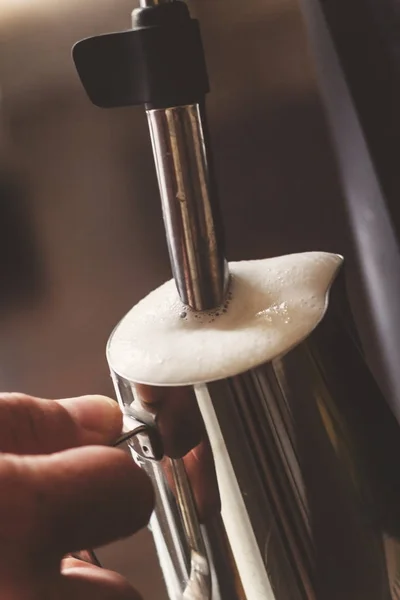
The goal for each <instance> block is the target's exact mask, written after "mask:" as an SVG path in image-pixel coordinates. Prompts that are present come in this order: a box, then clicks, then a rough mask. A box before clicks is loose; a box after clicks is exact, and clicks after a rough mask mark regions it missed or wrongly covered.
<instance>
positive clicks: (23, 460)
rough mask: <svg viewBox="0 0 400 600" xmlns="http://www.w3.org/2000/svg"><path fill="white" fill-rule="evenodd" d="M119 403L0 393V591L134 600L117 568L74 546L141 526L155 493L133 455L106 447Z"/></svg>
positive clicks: (16, 598)
mask: <svg viewBox="0 0 400 600" xmlns="http://www.w3.org/2000/svg"><path fill="white" fill-rule="evenodd" d="M121 428H122V417H121V414H120V410H119V408H118V405H117V403H116V402H114V401H112V400H110V399H108V398H104V397H101V396H87V397H82V398H75V399H67V400H58V401H52V400H40V399H37V398H32V397H29V396H24V395H22V394H0V452H2V453H3V454H1V455H0V555H1V557H2V558H1V561H0V597H1V598H2V599H3V600H55V599H57V600H71V599H72V598H73V600H92V599H93V600H138V599H139V595H138V593H137V592H136V591H135V590H134V589H133V588H131V586H130V585H129V584H128V583H127V581H126V580H124V579H123V578H122V577H121V576H120V575H118V574H117V573H113V572H111V571H107V570H105V569H101V568H99V567H95V566H92V565H88V564H86V563H83V562H81V561H79V560H76V559H73V558H65V556H66V555H67V554H68V553H70V552H76V551H79V550H82V549H84V548H92V547H97V546H101V545H103V544H107V543H109V542H111V541H114V540H117V539H119V538H122V537H126V536H128V535H130V534H132V533H135V532H136V531H138V530H139V529H140V528H142V527H144V526H145V525H146V524H147V522H148V519H149V517H150V514H151V511H152V508H153V501H154V500H153V490H152V487H151V484H150V482H149V480H148V479H147V476H146V475H145V473H144V472H143V471H142V470H140V469H139V468H138V467H137V466H136V465H135V463H134V462H133V461H132V460H131V458H130V457H129V456H128V455H127V454H125V453H124V452H122V451H121V450H116V449H114V448H109V447H106V445H108V444H111V443H112V442H113V441H114V440H115V439H116V438H117V437H118V435H119V434H120V432H121Z"/></svg>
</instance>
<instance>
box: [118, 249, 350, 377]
mask: <svg viewBox="0 0 400 600" xmlns="http://www.w3.org/2000/svg"><path fill="white" fill-rule="evenodd" d="M342 261H343V259H342V257H340V256H338V255H337V254H329V253H326V252H305V253H302V254H291V255H287V256H280V257H277V258H269V259H265V260H251V261H241V262H232V263H230V265H229V268H230V273H231V283H230V290H229V294H228V296H227V298H226V302H225V304H224V306H221V307H220V308H219V309H217V310H214V311H211V312H206V313H199V312H196V311H192V310H191V309H189V308H187V307H186V306H184V305H183V304H182V303H181V301H180V299H179V296H178V292H177V290H176V287H175V283H174V281H173V280H171V281H168V282H167V283H165V284H164V285H162V286H161V287H159V288H157V289H156V290H154V291H153V292H151V293H150V294H149V295H148V296H146V297H145V298H144V299H143V300H141V301H140V302H139V303H138V304H137V305H136V306H134V307H133V308H132V310H131V311H130V312H129V313H128V314H127V315H126V316H125V317H124V319H123V320H122V321H121V322H120V324H119V325H118V326H117V327H116V329H115V331H114V332H113V334H112V336H111V338H110V341H109V344H108V348H107V358H108V361H109V364H110V366H111V367H112V369H113V370H114V371H116V372H117V373H118V374H119V375H122V376H123V377H126V378H127V379H130V380H133V381H135V382H140V383H149V384H153V385H185V384H194V383H200V382H205V381H213V380H216V379H222V378H224V377H230V376H233V375H237V374H238V373H242V372H244V371H247V370H248V369H251V368H253V367H256V366H258V365H260V364H262V363H264V362H267V361H269V360H271V359H272V358H276V357H277V356H280V355H282V354H285V353H286V352H288V351H289V350H290V349H291V348H292V347H293V346H295V345H296V344H298V343H299V342H300V341H301V340H302V339H304V338H305V337H306V336H307V335H308V334H309V333H310V332H311V331H312V330H313V329H314V328H315V327H316V325H317V324H318V323H319V321H320V320H321V318H322V317H323V315H324V312H325V307H326V301H327V292H328V291H329V287H330V284H331V283H332V281H333V279H334V277H335V274H336V272H337V270H338V268H339V267H340V265H341V263H342Z"/></svg>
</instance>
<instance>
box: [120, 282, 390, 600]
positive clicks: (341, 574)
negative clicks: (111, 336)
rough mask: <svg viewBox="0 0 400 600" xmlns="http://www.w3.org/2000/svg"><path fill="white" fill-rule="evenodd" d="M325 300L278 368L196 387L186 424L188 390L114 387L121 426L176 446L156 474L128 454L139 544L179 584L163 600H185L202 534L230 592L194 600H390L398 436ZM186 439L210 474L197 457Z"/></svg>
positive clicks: (338, 306) (335, 304) (341, 296)
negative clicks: (145, 508)
mask: <svg viewBox="0 0 400 600" xmlns="http://www.w3.org/2000/svg"><path fill="white" fill-rule="evenodd" d="M331 296H332V297H331V303H330V305H329V308H328V310H327V313H326V315H325V317H324V319H323V320H322V322H321V323H320V324H319V325H318V327H317V328H316V329H315V330H314V331H313V332H312V333H311V335H310V336H309V337H308V338H307V339H306V340H305V341H304V342H302V343H300V344H299V345H298V346H297V347H296V348H294V349H293V350H291V351H290V352H289V353H288V354H286V355H285V356H283V357H281V358H277V359H274V360H272V361H271V362H270V363H267V364H265V365H263V366H262V367H259V368H256V369H253V370H251V371H249V372H247V373H244V374H239V375H237V376H236V377H232V378H229V379H226V380H221V381H219V382H214V383H211V384H210V383H209V384H207V383H204V384H201V385H196V386H195V388H194V392H195V395H196V399H197V403H198V408H199V411H198V412H196V406H195V404H193V398H192V397H191V393H192V392H190V388H152V387H151V386H143V385H139V384H135V383H134V382H129V381H126V380H124V379H123V378H122V377H119V376H117V375H115V374H114V378H115V381H116V383H117V386H118V390H119V392H118V393H119V399H120V402H121V406H122V409H123V410H124V412H125V414H137V413H138V412H141V411H143V409H144V410H147V411H149V413H150V414H151V419H152V420H153V422H154V424H155V426H157V427H158V429H159V432H160V435H161V436H162V437H163V443H164V446H165V448H168V449H169V454H170V455H171V456H176V455H177V450H176V447H178V446H179V440H180V439H181V438H184V439H186V440H187V445H186V447H185V449H184V450H181V455H182V456H183V458H180V459H177V458H166V459H165V461H166V462H165V461H164V462H163V463H160V464H159V465H158V466H157V463H154V462H151V463H149V462H148V461H146V459H143V458H142V457H139V458H138V455H137V454H136V452H135V449H134V446H132V451H133V455H134V457H135V458H136V460H138V461H139V464H141V466H143V467H144V468H145V469H146V470H147V471H148V472H149V473H150V474H151V476H152V478H153V481H154V482H155V484H156V487H157V488H158V506H157V510H156V513H155V516H154V517H153V519H154V521H155V522H156V526H155V527H153V524H152V532H153V535H154V537H155V541H156V545H157V547H159V548H161V549H162V548H163V549H164V551H163V550H160V560H161V566H162V568H163V569H165V570H166V580H167V581H168V580H170V581H171V580H175V581H176V582H179V583H178V584H177V585H176V586H175V587H174V588H173V589H171V587H169V595H170V598H171V599H173V600H176V599H178V598H185V597H186V596H185V595H184V590H185V589H187V585H188V583H187V582H188V581H189V580H190V572H192V571H190V569H189V567H188V565H189V554H188V550H187V549H192V548H193V547H194V543H193V540H195V539H197V535H199V532H200V529H199V528H200V523H201V522H203V525H202V526H201V527H202V530H203V532H204V533H203V542H202V544H204V542H205V540H206V539H207V536H210V537H211V539H212V537H213V530H214V528H215V525H216V523H218V529H219V532H220V534H219V535H220V539H221V537H222V539H224V540H225V544H224V547H223V548H222V552H223V554H222V557H223V558H224V559H225V560H223V561H222V564H221V563H218V561H217V560H216V556H219V557H221V554H218V555H216V554H215V553H213V551H212V547H207V545H206V544H205V546H203V548H204V547H207V553H206V554H204V550H203V558H205V559H206V560H207V561H208V565H209V569H210V570H211V569H213V570H214V572H215V573H216V581H217V582H227V581H228V582H230V583H231V584H232V583H233V584H234V586H235V587H234V589H233V590H229V591H227V590H222V591H221V589H220V588H218V586H217V587H215V586H212V588H211V595H210V588H209V587H208V588H207V589H205V588H201V590H200V589H199V591H198V593H196V594H194V595H193V598H194V599H196V600H203V599H207V600H209V599H211V600H214V599H216V598H218V599H221V600H231V599H232V598H240V599H245V600H287V599H288V598H290V600H337V598H339V597H340V598H341V599H343V600H356V599H359V598H363V600H396V599H397V597H398V596H397V595H396V594H397V591H396V590H397V586H398V584H399V575H398V572H397V569H396V566H395V565H396V564H397V560H398V557H399V549H400V546H399V545H398V541H397V540H398V539H399V536H400V508H399V507H400V474H399V469H398V456H399V455H400V435H399V427H398V425H397V422H396V420H395V418H394V416H393V415H392V413H391V411H390V408H389V407H388V405H387V404H386V403H385V401H384V398H383V396H382V393H381V391H380V388H379V387H378V385H377V383H376V381H375V379H374V377H373V376H372V373H371V371H370V370H369V368H368V366H367V364H366V362H365V358H364V356H363V354H362V352H361V350H360V343H359V340H358V338H357V335H356V333H355V328H354V324H353V320H352V316H351V312H350V309H349V306H348V303H347V299H346V296H345V292H344V281H343V279H342V276H341V277H340V278H339V280H337V281H336V283H334V285H333V291H332V295H331ZM110 366H111V369H112V370H118V365H110ZM135 407H137V408H135ZM189 415H190V418H189ZM171 421H173V423H174V425H173V427H171ZM168 423H169V425H168ZM199 430H200V431H203V434H202V437H201V440H202V441H201V442H200V445H201V444H203V445H204V444H205V446H206V447H209V448H210V449H211V452H212V462H210V459H209V458H208V459H207V454H206V453H204V454H202V453H201V452H199V451H198V448H199V440H198V435H197V434H196V431H199ZM189 449H191V450H190V451H189V453H187V451H188V450H189ZM193 451H195V453H196V463H195V468H194V467H193V464H192V463H191V461H190V455H191V452H193ZM214 469H215V473H216V477H214V476H213V472H214V471H213V470H214ZM171 473H172V477H171ZM182 490H183V493H182ZM188 499H189V502H188ZM192 500H195V502H196V504H195V507H196V508H195V510H194V509H193V507H192V504H191V502H192ZM204 506H208V512H207V516H206V518H205V519H204V517H203V515H204V514H205V512H204ZM194 532H197V533H194ZM221 532H222V536H221ZM200 539H201V538H200ZM388 540H390V541H389V542H388ZM202 544H200V547H201V546H202ZM165 549H167V554H168V555H169V558H168V561H169V564H168V565H166V564H165V561H166V557H165ZM185 549H186V550H185ZM388 549H389V550H388ZM219 552H221V549H220V551H219ZM178 558H179V559H180V561H181V562H182V563H185V564H186V565H187V566H186V569H187V571H186V572H184V571H182V569H181V566H180V567H179V568H178V565H177V563H178V562H179V561H178ZM185 561H186V562H185ZM204 564H207V563H206V562H205V563H204ZM192 568H193V567H192ZM180 594H181V595H180ZM182 594H183V595H182ZM189 597H191V596H189Z"/></svg>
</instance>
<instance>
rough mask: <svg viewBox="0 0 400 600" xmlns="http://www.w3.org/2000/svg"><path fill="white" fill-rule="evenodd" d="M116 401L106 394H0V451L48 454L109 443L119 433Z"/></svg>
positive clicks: (118, 414)
mask: <svg viewBox="0 0 400 600" xmlns="http://www.w3.org/2000/svg"><path fill="white" fill-rule="evenodd" d="M121 429H122V415H121V412H120V409H119V407H118V404H117V402H115V401H114V400H111V398H106V397H105V396H82V397H80V398H69V399H66V400H42V399H40V398H33V397H32V396H26V395H24V394H0V452H7V453H13V454H50V453H53V452H58V451H61V450H65V449H67V448H72V447H76V446H85V445H93V444H109V443H111V442H112V441H113V440H115V438H116V437H118V435H119V434H120V432H121Z"/></svg>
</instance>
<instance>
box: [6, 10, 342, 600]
mask: <svg viewBox="0 0 400 600" xmlns="http://www.w3.org/2000/svg"><path fill="white" fill-rule="evenodd" d="M190 6H191V8H192V10H193V13H194V14H196V15H197V16H198V18H199V19H200V21H201V24H202V30H203V37H204V46H205V49H206V55H207V60H208V65H209V74H210V79H211V84H212V93H211V94H210V97H209V100H208V109H209V120H210V128H211V135H212V141H213V148H214V154H215V160H216V170H217V175H218V180H219V187H220V196H221V205H222V210H223V214H224V219H225V226H226V238H227V255H228V258H229V259H245V258H257V257H266V256H269V255H274V254H279V253H287V252H293V251H303V250H318V249H320V250H328V251H329V250H331V251H335V252H341V253H344V254H346V255H347V254H348V252H349V251H348V249H347V245H348V234H347V224H346V219H345V218H344V203H343V195H342V191H341V186H340V184H339V178H338V175H337V168H336V162H335V159H334V155H333V151H332V146H331V142H330V137H329V134H328V130H327V125H326V120H325V116H324V111H323V107H322V101H321V97H320V94H319V91H318V87H317V83H316V77H315V71H314V62H313V60H312V57H311V53H310V50H309V46H308V41H307V35H306V31H305V27H304V22H303V19H302V16H301V12H300V8H299V6H298V4H297V2H296V1H295V0H245V1H244V0H240V1H238V0H195V1H193V2H191V3H190ZM134 7H135V4H134V0H129V1H128V0H113V1H112V2H111V0H96V1H94V0H57V1H55V0H2V1H1V4H0V90H1V103H0V126H1V130H0V131H1V133H0V286H1V289H0V386H1V389H2V390H13V391H23V392H27V393H30V394H36V395H38V396H42V397H48V398H55V397H66V396H74V395H81V394H87V393H91V392H94V393H104V394H111V395H112V394H113V391H112V386H111V383H110V379H109V374H108V369H107V364H106V361H105V345H106V341H107V338H108V336H109V334H110V332H111V330H112V328H113V327H114V326H115V324H116V323H117V322H118V320H119V319H120V318H121V317H122V316H123V315H124V313H125V312H126V311H127V310H128V309H129V308H130V307H131V306H132V304H133V303H135V302H136V301H138V300H139V299H140V298H141V297H142V296H143V295H145V294H146V293H147V292H148V291H150V290H151V289H152V288H153V287H155V286H157V285H158V284H160V283H161V282H163V281H164V280H165V279H166V278H169V277H170V269H169V263H168V257H167V252H166V245H165V241H164V234H163V227H162V220H161V211H160V203H159V197H158V190H157V185H156V178H155V172H154V167H153V160H152V155H151V148H150V141H149V136H148V132H147V124H146V119H145V115H144V113H143V111H142V110H141V109H123V110H114V111H110V112H108V111H101V110H100V109H97V108H95V107H93V106H91V105H90V103H89V101H88V100H87V98H86V97H85V94H84V92H83V90H82V88H81V86H80V84H79V82H78V79H77V76H76V74H75V71H74V68H73V65H72V61H71V58H70V49H71V46H72V45H73V43H74V42H75V41H77V40H79V39H81V38H83V37H86V36H91V35H94V34H96V33H104V32H108V31H115V30H121V29H126V28H129V26H130V12H131V10H132V9H133V8H134ZM133 510H134V507H133ZM101 557H102V558H103V560H104V562H105V564H106V566H110V567H114V568H116V569H118V570H119V571H120V572H123V573H125V574H127V575H128V576H129V577H130V578H131V579H132V580H133V581H136V583H137V584H138V587H139V589H141V591H142V592H143V594H144V596H145V598H154V599H156V598H157V600H161V599H162V598H164V597H165V596H164V592H163V586H162V583H161V578H160V576H159V575H158V569H157V568H156V567H155V557H154V551H153V547H152V543H151V539H150V536H149V534H148V533H147V532H143V533H141V534H140V535H139V536H138V538H136V539H135V540H133V541H128V542H125V543H124V544H118V545H116V546H112V547H111V548H108V549H106V550H103V551H102V553H101Z"/></svg>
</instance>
